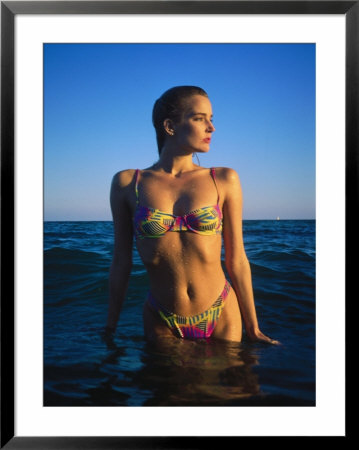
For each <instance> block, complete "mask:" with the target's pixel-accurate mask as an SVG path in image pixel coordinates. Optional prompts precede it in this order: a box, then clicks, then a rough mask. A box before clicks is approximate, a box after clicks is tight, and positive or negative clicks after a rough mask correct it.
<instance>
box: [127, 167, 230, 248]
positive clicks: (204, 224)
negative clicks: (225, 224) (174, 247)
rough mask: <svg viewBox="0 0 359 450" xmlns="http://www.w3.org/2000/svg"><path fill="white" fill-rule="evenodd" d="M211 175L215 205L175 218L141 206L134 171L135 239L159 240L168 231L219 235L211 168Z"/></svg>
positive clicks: (220, 222) (217, 212)
mask: <svg viewBox="0 0 359 450" xmlns="http://www.w3.org/2000/svg"><path fill="white" fill-rule="evenodd" d="M210 171H211V175H212V178H213V181H214V184H215V186H216V190H217V204H216V205H213V206H204V207H203V208H198V209H195V210H193V211H190V212H188V213H187V214H185V215H184V216H175V215H174V214H170V213H166V212H163V211H160V210H159V209H155V208H148V207H147V206H141V205H140V204H139V198H138V178H139V169H137V170H136V184H135V190H136V210H135V214H134V218H133V222H134V233H135V236H136V238H137V239H144V238H159V237H162V236H164V235H165V234H166V233H167V232H168V231H192V232H193V233H197V234H201V235H203V236H210V235H212V234H220V233H221V231H222V219H223V216H222V211H221V209H220V207H219V192H218V187H217V183H216V172H215V170H214V168H213V167H212V168H211V169H210Z"/></svg>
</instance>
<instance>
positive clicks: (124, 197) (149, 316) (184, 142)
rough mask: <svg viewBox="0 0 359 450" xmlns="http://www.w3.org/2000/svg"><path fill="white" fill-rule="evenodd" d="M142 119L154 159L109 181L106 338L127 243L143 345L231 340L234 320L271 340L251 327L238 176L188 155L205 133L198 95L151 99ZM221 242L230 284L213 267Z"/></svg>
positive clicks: (126, 262)
mask: <svg viewBox="0 0 359 450" xmlns="http://www.w3.org/2000/svg"><path fill="white" fill-rule="evenodd" d="M152 119H153V124H154V127H155V129H156V134H157V144H158V150H159V160H158V162H157V163H155V164H154V165H153V166H151V167H149V168H147V169H144V170H139V169H137V170H133V169H129V170H124V171H121V172H119V173H117V174H116V175H115V176H114V178H113V182H112V187H111V209H112V214H113V222H114V233H115V243H114V254H113V261H112V265H111V270H110V301H109V312H108V320H107V327H106V330H107V333H113V332H114V331H115V328H116V325H117V322H118V318H119V314H120V311H121V307H122V303H123V300H124V298H125V293H126V288H127V284H128V280H129V276H130V271H131V259H132V243H133V237H135V239H136V244H137V249H138V252H139V255H140V257H141V259H142V261H143V264H144V265H145V267H146V269H147V272H148V275H149V280H150V292H149V294H148V298H147V300H146V301H145V304H144V310H143V318H144V331H145V336H146V338H147V339H149V340H156V339H162V338H164V337H177V338H182V339H186V338H191V339H193V338H205V339H207V338H217V339H223V340H226V341H235V342H240V341H241V339H242V320H243V324H244V327H245V331H246V334H247V336H248V337H249V338H250V339H251V340H256V341H262V342H267V343H272V344H275V343H277V341H275V340H273V339H271V338H269V337H267V336H265V335H264V334H263V333H262V332H261V331H260V329H259V326H258V321H257V316H256V310H255V305H254V298H253V289H252V282H251V272H250V266H249V263H248V260H247V257H246V254H245V250H244V246H243V238H242V192H241V186H240V181H239V178H238V175H237V173H236V172H235V171H234V170H233V169H229V168H225V167H219V168H211V169H207V168H203V167H200V166H198V165H196V164H194V163H193V161H192V156H193V154H194V153H195V152H197V153H207V152H208V151H209V148H210V141H211V136H212V133H213V132H214V131H215V128H214V126H213V123H212V107H211V103H210V101H209V98H208V95H207V94H206V92H205V91H204V90H202V89H201V88H198V87H195V86H179V87H175V88H172V89H169V90H168V91H166V92H165V93H164V94H163V95H162V96H161V97H160V98H159V99H158V100H157V101H156V103H155V105H154V108H153V115H152ZM222 236H223V242H224V248H225V265H226V269H227V272H228V274H229V277H230V282H229V280H226V278H225V274H224V272H223V269H222V265H221V245H222Z"/></svg>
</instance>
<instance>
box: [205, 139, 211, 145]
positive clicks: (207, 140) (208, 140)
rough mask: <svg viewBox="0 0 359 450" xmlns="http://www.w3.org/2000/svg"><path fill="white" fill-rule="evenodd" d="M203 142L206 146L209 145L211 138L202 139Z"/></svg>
mask: <svg viewBox="0 0 359 450" xmlns="http://www.w3.org/2000/svg"><path fill="white" fill-rule="evenodd" d="M203 142H206V143H207V144H209V143H210V142H211V138H206V139H203Z"/></svg>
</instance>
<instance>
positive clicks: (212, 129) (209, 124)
mask: <svg viewBox="0 0 359 450" xmlns="http://www.w3.org/2000/svg"><path fill="white" fill-rule="evenodd" d="M208 130H209V131H211V132H213V131H216V129H215V128H214V125H213V123H212V122H208Z"/></svg>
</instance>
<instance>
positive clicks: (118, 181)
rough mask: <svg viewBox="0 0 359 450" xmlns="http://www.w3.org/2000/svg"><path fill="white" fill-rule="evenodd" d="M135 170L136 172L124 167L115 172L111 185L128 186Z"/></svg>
mask: <svg viewBox="0 0 359 450" xmlns="http://www.w3.org/2000/svg"><path fill="white" fill-rule="evenodd" d="M135 172H136V170H135V169H125V170H120V171H119V172H116V173H115V175H114V176H113V177H112V185H113V186H114V187H115V186H116V187H118V188H126V187H128V186H129V185H130V184H131V183H132V181H133V179H134V176H135Z"/></svg>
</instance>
